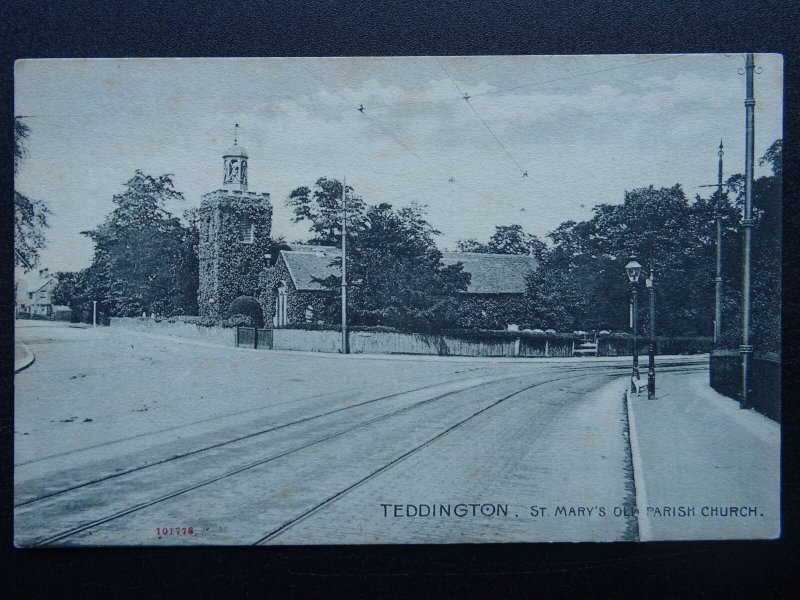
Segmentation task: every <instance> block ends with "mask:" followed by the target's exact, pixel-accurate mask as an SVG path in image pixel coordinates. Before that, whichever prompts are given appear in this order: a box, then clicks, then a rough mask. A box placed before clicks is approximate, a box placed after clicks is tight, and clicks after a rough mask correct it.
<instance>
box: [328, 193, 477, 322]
mask: <svg viewBox="0 0 800 600" xmlns="http://www.w3.org/2000/svg"><path fill="white" fill-rule="evenodd" d="M351 231H352V233H351ZM438 233H439V232H438V231H436V230H435V229H433V228H432V227H431V225H430V224H429V223H428V222H427V221H426V220H425V218H424V213H423V210H422V208H421V207H420V206H418V205H416V204H412V205H411V206H408V207H404V208H400V209H394V208H392V206H391V205H389V204H380V205H377V206H367V207H366V210H365V212H364V216H363V219H362V220H360V221H358V222H357V223H354V228H353V230H348V236H347V237H348V240H347V241H348V243H347V248H348V251H347V260H348V262H347V273H348V281H349V283H350V295H349V297H348V298H349V306H350V315H351V317H352V323H353V324H360V325H387V326H390V327H396V328H399V329H406V330H411V331H431V330H436V329H440V328H443V327H447V326H450V325H451V324H452V322H453V318H454V314H455V310H456V308H457V300H456V295H457V294H458V292H459V291H463V290H466V288H467V285H468V284H469V274H468V273H464V272H463V265H462V264H461V263H458V264H456V265H448V266H445V265H444V264H443V263H442V253H441V252H439V250H438V249H437V248H436V245H435V244H434V239H433V238H434V236H435V235H437V234H438ZM335 264H337V265H338V266H339V267H340V268H341V259H340V258H339V259H335ZM324 284H325V285H326V287H328V288H329V289H331V290H336V289H338V286H339V285H340V281H339V278H338V277H335V276H331V277H329V278H327V279H326V280H325V281H324Z"/></svg>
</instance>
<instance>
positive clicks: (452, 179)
mask: <svg viewBox="0 0 800 600" xmlns="http://www.w3.org/2000/svg"><path fill="white" fill-rule="evenodd" d="M303 67H304V68H305V69H306V70H307V71H308V72H309V73H310V74H311V75H312V77H314V78H315V79H316V80H317V81H319V82H320V83H322V85H324V86H328V83H327V82H326V81H324V80H323V79H322V78H320V77H319V76H318V75H317V74H316V73H315V72H314V71H313V70H312V69H311V68H309V67H307V66H306V65H303ZM333 93H335V94H336V95H337V96H339V97H340V98H341V99H342V100H343V101H344V102H345V103H346V104H347V105H348V106H350V107H351V110H357V111H358V112H359V113H360V114H361V115H362V116H363V117H365V118H366V119H367V120H368V121H370V123H372V124H373V125H375V126H376V127H378V128H379V129H380V130H381V131H382V132H383V133H385V134H386V135H387V136H389V137H390V138H392V139H393V140H394V141H395V142H396V143H397V144H398V145H400V146H401V147H402V148H403V149H405V150H406V151H407V152H408V153H409V154H411V155H412V156H414V158H416V159H417V160H419V161H420V162H421V163H423V164H424V165H426V166H430V163H432V162H433V163H436V164H438V165H439V166H440V167H442V168H444V169H446V170H448V171H449V172H450V176H449V179H448V181H449V182H450V183H453V184H454V185H456V186H457V187H459V188H461V189H463V190H465V191H467V192H471V193H474V194H477V195H479V196H482V197H484V198H486V199H488V200H490V201H492V202H498V200H497V199H496V198H493V197H492V196H490V195H489V194H487V193H485V192H482V191H480V190H477V189H475V188H470V187H467V186H464V185H462V184H461V183H459V182H458V181H457V180H456V179H455V177H453V175H452V172H453V169H452V167H450V166H449V165H446V164H444V163H442V162H440V161H437V160H431V159H425V158H424V157H422V156H421V155H420V154H419V153H418V152H416V151H415V150H414V149H413V148H411V147H410V146H409V145H408V144H407V143H405V142H404V141H403V140H402V139H401V138H399V137H398V136H396V135H395V134H394V133H392V132H391V131H389V130H388V129H386V128H385V127H384V126H383V125H381V124H380V123H379V122H378V121H376V120H375V119H374V118H372V117H371V116H370V115H368V114H366V111H365V110H359V109H357V108H355V103H354V102H352V101H350V99H348V98H347V97H345V96H344V94H342V93H341V92H340V91H339V90H336V89H334V90H333ZM361 106H363V105H361Z"/></svg>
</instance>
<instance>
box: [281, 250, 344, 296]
mask: <svg viewBox="0 0 800 600" xmlns="http://www.w3.org/2000/svg"><path fill="white" fill-rule="evenodd" d="M295 247H298V248H299V247H301V246H295ZM302 248H303V249H302V250H281V257H282V258H283V262H284V263H285V264H286V268H287V269H288V270H289V275H291V277H292V283H294V287H295V289H298V290H315V291H321V290H324V289H325V287H324V286H323V285H322V284H321V283H320V282H319V281H316V279H325V278H326V277H329V276H330V275H336V276H337V277H341V271H340V270H339V268H338V267H336V266H335V265H331V262H333V260H334V259H335V258H338V257H339V256H341V252H340V251H339V249H338V248H333V247H325V246H302Z"/></svg>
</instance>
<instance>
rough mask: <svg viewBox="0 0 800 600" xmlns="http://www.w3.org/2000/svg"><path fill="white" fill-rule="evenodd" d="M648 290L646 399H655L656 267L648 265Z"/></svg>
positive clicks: (646, 281) (646, 282) (651, 264)
mask: <svg viewBox="0 0 800 600" xmlns="http://www.w3.org/2000/svg"><path fill="white" fill-rule="evenodd" d="M645 284H646V285H647V288H648V289H649V290H650V348H649V349H648V351H647V398H648V400H653V399H655V397H656V267H655V265H654V264H653V263H650V277H648V278H647V279H646V280H645Z"/></svg>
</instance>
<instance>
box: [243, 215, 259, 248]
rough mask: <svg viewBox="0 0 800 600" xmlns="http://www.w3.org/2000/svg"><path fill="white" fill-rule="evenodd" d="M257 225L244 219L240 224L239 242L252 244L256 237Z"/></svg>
mask: <svg viewBox="0 0 800 600" xmlns="http://www.w3.org/2000/svg"><path fill="white" fill-rule="evenodd" d="M255 228H256V225H255V223H253V221H252V220H250V219H247V218H244V219H242V220H241V221H240V222H239V241H240V242H242V243H243V244H252V243H253V238H254V237H255Z"/></svg>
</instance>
